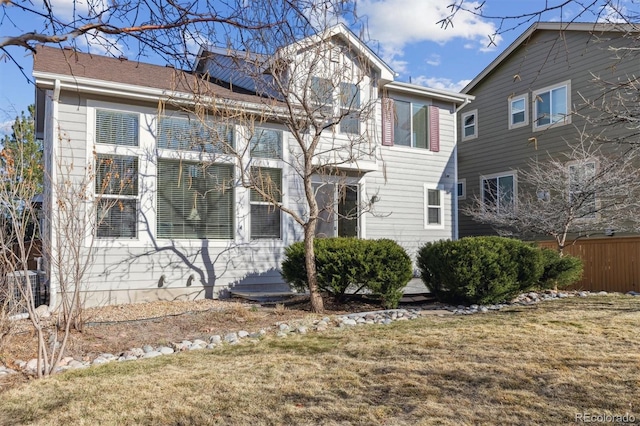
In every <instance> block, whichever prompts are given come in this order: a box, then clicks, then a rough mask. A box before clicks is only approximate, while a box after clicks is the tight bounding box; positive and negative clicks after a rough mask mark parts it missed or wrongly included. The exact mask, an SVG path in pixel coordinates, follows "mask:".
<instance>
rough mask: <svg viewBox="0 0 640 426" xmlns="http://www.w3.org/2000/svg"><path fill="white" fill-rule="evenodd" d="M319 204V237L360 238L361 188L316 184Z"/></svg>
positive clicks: (334, 184)
mask: <svg viewBox="0 0 640 426" xmlns="http://www.w3.org/2000/svg"><path fill="white" fill-rule="evenodd" d="M313 189H314V191H315V194H316V195H315V197H316V202H317V203H318V209H319V213H318V222H317V223H316V236H318V237H358V234H359V220H360V214H361V211H360V202H359V187H358V185H357V184H353V185H349V184H347V185H342V184H337V183H332V182H323V183H314V184H313Z"/></svg>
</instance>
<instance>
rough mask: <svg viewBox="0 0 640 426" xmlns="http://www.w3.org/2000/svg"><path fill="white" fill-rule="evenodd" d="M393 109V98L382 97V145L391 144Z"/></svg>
mask: <svg viewBox="0 0 640 426" xmlns="http://www.w3.org/2000/svg"><path fill="white" fill-rule="evenodd" d="M393 110H394V101H393V99H391V98H382V145H384V146H393Z"/></svg>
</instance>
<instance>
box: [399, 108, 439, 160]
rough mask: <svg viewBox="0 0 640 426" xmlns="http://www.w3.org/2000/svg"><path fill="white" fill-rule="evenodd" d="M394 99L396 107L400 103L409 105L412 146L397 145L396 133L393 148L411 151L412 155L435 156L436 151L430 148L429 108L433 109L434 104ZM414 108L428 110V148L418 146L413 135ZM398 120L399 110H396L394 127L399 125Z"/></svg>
mask: <svg viewBox="0 0 640 426" xmlns="http://www.w3.org/2000/svg"><path fill="white" fill-rule="evenodd" d="M392 99H393V101H394V105H395V104H397V103H398V102H402V103H405V104H408V105H409V125H410V132H409V133H410V145H402V144H398V143H396V139H395V137H396V135H395V132H394V139H393V145H392V146H391V148H393V149H399V150H407V151H409V150H410V151H411V153H416V152H424V153H427V152H428V153H432V154H433V153H434V151H431V146H430V145H431V144H430V141H431V122H430V116H429V114H430V111H429V107H431V105H432V104H431V103H428V102H417V101H415V100H412V99H406V98H396V97H393V98H392ZM414 106H419V107H420V108H426V109H427V123H426V126H427V140H426V146H425V147H424V148H423V147H418V146H416V145H417V144H416V141H415V140H414V138H413V133H414V132H413V129H414V124H413V116H414V112H413V111H414V110H413V108H414ZM394 108H395V107H394ZM397 118H398V115H397V109H394V120H393V121H394V123H393V125H394V126H395V125H396V123H397Z"/></svg>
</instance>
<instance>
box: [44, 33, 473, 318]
mask: <svg viewBox="0 0 640 426" xmlns="http://www.w3.org/2000/svg"><path fill="white" fill-rule="evenodd" d="M34 58H35V59H34V71H33V76H34V78H35V81H36V87H37V91H36V93H37V99H36V105H37V111H36V116H37V119H36V121H37V133H38V137H41V138H42V139H43V140H44V146H45V157H46V164H45V169H46V175H47V182H46V188H45V203H44V205H45V211H46V212H47V213H48V214H46V215H45V216H46V217H47V219H46V220H45V225H44V232H43V236H44V239H45V246H49V247H51V250H50V254H49V259H48V262H47V264H48V266H47V268H48V273H49V279H50V283H51V294H52V299H54V298H55V294H56V292H59V291H60V288H61V285H62V280H63V279H64V277H63V275H64V274H61V273H60V270H61V269H62V268H63V267H65V266H67V265H69V264H70V263H73V261H74V259H73V254H70V253H69V250H68V246H70V245H71V246H73V245H74V244H75V245H77V246H79V248H80V251H81V254H82V259H83V260H86V262H85V263H86V265H87V270H86V273H85V274H84V276H83V279H82V297H83V299H84V300H86V302H85V303H86V305H87V306H91V305H98V304H115V303H130V302H142V301H152V300H173V299H176V298H199V297H207V298H214V297H218V296H222V295H224V294H225V293H226V292H227V291H229V290H235V291H238V290H251V291H256V290H265V291H267V290H271V291H272V290H273V289H275V288H279V286H282V284H283V283H282V279H281V277H280V274H279V272H278V268H279V265H280V262H281V261H282V258H283V251H284V248H285V247H286V246H288V245H290V244H291V243H293V242H295V241H299V240H301V239H302V235H303V228H302V226H301V224H300V222H299V221H296V220H294V218H293V217H294V216H295V215H297V216H298V217H299V218H302V219H304V218H305V215H307V216H308V214H309V213H308V212H309V203H308V202H307V201H306V200H307V199H306V198H305V188H304V185H303V179H302V178H301V176H302V175H303V173H301V169H300V165H301V164H302V163H303V162H304V158H303V157H304V156H303V155H302V154H303V152H302V151H301V148H300V144H299V141H300V140H302V141H303V143H308V142H309V141H312V140H315V139H314V137H315V136H318V138H317V140H318V149H317V151H315V155H314V157H313V159H312V161H313V164H312V166H313V171H314V174H313V176H312V179H313V191H314V194H315V199H316V200H317V201H318V207H319V208H320V212H319V218H320V219H321V220H320V222H319V224H318V225H317V227H316V233H317V234H318V235H319V236H335V235H339V236H351V237H358V238H390V239H393V240H395V241H397V242H398V243H399V244H401V245H402V246H403V247H405V249H406V250H407V251H408V252H409V253H410V254H411V255H412V256H415V253H416V250H417V248H418V247H419V246H420V245H422V244H424V243H425V242H428V241H434V240H439V239H443V238H455V237H456V234H457V222H456V209H457V197H456V196H455V188H456V139H457V137H456V128H457V126H456V112H457V110H458V108H459V107H460V106H462V105H464V104H466V103H468V102H470V101H471V99H472V97H471V96H468V95H461V94H457V93H452V92H447V91H441V90H433V89H428V88H424V87H420V86H415V85H411V84H406V83H400V82H396V81H394V77H395V75H394V73H393V71H392V70H391V69H390V68H389V67H388V66H387V65H386V64H385V63H384V62H382V61H381V60H380V58H378V57H377V56H376V55H375V54H374V53H373V52H372V51H371V50H370V49H369V48H368V47H367V46H366V45H364V44H363V43H362V42H361V41H360V40H359V39H358V38H357V37H356V36H355V35H354V34H353V33H352V32H351V31H350V30H348V29H347V28H346V27H344V26H343V25H337V26H335V27H332V28H330V29H328V30H327V31H326V32H323V33H322V34H319V35H316V36H313V37H308V38H307V39H304V40H300V41H299V42H296V43H294V44H292V45H290V46H285V47H284V48H281V49H279V50H278V51H277V52H275V53H274V54H273V55H269V56H261V55H251V54H248V53H246V52H237V51H229V50H226V49H216V48H208V47H207V48H203V49H202V50H201V52H200V55H199V56H198V59H197V60H196V63H195V65H194V67H193V70H191V71H182V70H177V69H174V68H171V67H164V66H157V65H151V64H146V63H141V62H137V61H131V60H127V59H126V58H110V57H105V56H99V55H90V54H86V53H80V52H77V51H75V50H72V49H58V48H52V47H45V46H41V47H39V48H38V49H37V53H36V54H35V55H34ZM338 69H339V70H342V71H345V72H341V73H337V72H336V70H338ZM283 75H284V76H286V79H282V80H281V81H286V82H289V83H291V84H292V85H291V86H289V87H288V88H287V89H286V90H279V91H274V84H273V83H274V81H275V79H277V78H278V77H281V76H283ZM281 89H282V88H281ZM304 120H310V121H308V122H305V123H307V124H305V125H304V126H299V123H300V122H301V121H304ZM316 133H317V134H316ZM305 164H306V163H305ZM256 171H257V172H256ZM252 179H257V181H258V182H259V183H260V185H256V184H255V181H254V182H253V186H251V185H248V184H247V183H248V182H249V181H251V180H252ZM73 190H76V191H78V190H79V192H76V193H74V194H81V195H80V196H76V197H70V196H69V194H70V193H73ZM69 199H71V200H73V199H75V200H78V199H80V200H82V201H81V202H80V204H81V205H80V208H79V209H77V210H78V211H80V213H79V214H78V215H77V216H73V217H71V219H69V216H68V214H69V211H70V210H74V211H75V210H76V209H71V208H70V207H68V206H67V207H64V208H61V206H63V205H64V203H63V201H64V200H69ZM65 214H66V215H67V216H65ZM292 214H293V216H292ZM72 225H78V227H77V229H76V228H74V230H75V233H72V235H73V237H71V238H70V236H69V235H68V234H66V233H65V232H66V230H67V229H68V228H69V227H72ZM78 229H80V231H79V234H78ZM80 263H82V262H80ZM52 304H55V300H52Z"/></svg>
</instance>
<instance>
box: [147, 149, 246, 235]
mask: <svg viewBox="0 0 640 426" xmlns="http://www.w3.org/2000/svg"><path fill="white" fill-rule="evenodd" d="M233 199H234V197H233V165H231V164H201V163H195V162H193V163H192V162H185V161H175V160H165V159H159V160H158V201H157V203H158V204H157V214H158V217H157V221H158V223H157V233H158V237H159V238H184V239H199V238H212V239H215V238H217V239H231V238H233V229H234V220H233V218H234V210H233Z"/></svg>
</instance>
